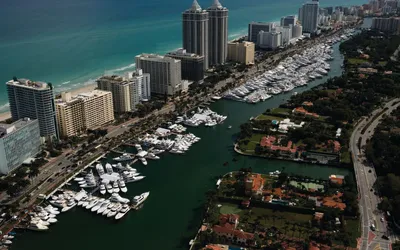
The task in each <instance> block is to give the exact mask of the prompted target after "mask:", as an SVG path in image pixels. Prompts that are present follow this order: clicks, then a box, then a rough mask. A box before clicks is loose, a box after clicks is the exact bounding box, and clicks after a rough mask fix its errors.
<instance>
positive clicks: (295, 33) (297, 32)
mask: <svg viewBox="0 0 400 250" xmlns="http://www.w3.org/2000/svg"><path fill="white" fill-rule="evenodd" d="M301 34H303V27H302V26H301V25H300V24H296V25H295V26H293V27H292V37H293V38H297V37H300V36H301Z"/></svg>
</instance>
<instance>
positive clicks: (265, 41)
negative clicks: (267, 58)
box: [258, 31, 282, 49]
mask: <svg viewBox="0 0 400 250" xmlns="http://www.w3.org/2000/svg"><path fill="white" fill-rule="evenodd" d="M258 46H259V47H260V48H263V49H276V48H278V47H279V46H282V32H279V31H278V32H277V31H271V32H264V31H260V33H258Z"/></svg>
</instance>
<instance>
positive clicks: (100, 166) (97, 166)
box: [96, 164, 105, 176]
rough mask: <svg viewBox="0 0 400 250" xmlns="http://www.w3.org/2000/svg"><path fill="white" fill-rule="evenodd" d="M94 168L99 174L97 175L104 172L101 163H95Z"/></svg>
mask: <svg viewBox="0 0 400 250" xmlns="http://www.w3.org/2000/svg"><path fill="white" fill-rule="evenodd" d="M96 170H97V173H98V174H99V176H101V175H103V174H105V172H104V168H103V165H101V164H97V165H96Z"/></svg>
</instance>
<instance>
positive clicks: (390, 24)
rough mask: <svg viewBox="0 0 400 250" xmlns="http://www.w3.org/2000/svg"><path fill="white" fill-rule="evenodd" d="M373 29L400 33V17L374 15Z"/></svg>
mask: <svg viewBox="0 0 400 250" xmlns="http://www.w3.org/2000/svg"><path fill="white" fill-rule="evenodd" d="M371 29H376V30H379V31H385V32H395V33H400V18H399V17H389V18H385V17H374V18H372V25H371Z"/></svg>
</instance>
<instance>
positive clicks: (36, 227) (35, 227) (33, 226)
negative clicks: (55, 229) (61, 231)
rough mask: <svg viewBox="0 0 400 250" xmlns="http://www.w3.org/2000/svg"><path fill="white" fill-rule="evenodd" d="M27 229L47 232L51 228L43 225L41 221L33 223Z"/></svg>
mask: <svg viewBox="0 0 400 250" xmlns="http://www.w3.org/2000/svg"><path fill="white" fill-rule="evenodd" d="M27 229H29V230H33V231H45V230H48V229H49V228H48V227H47V226H45V225H43V224H42V223H41V222H39V221H31V223H30V224H29V226H28V227H27Z"/></svg>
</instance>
